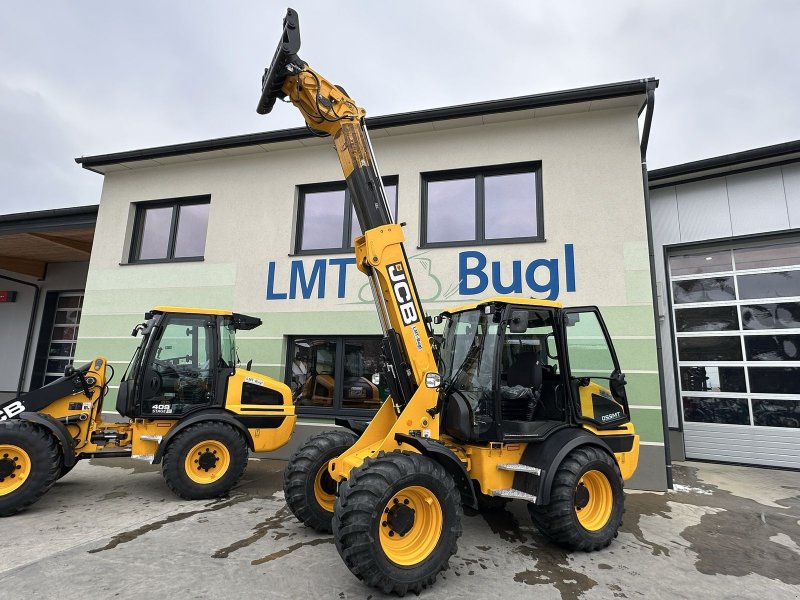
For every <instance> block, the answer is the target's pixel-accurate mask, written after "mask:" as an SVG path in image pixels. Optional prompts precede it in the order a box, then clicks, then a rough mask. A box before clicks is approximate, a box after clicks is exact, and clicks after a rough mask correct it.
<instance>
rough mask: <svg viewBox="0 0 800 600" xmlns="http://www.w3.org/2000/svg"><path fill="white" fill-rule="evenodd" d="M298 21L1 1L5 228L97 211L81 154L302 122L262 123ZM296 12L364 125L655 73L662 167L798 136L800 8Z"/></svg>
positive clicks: (266, 7) (516, 5)
mask: <svg viewBox="0 0 800 600" xmlns="http://www.w3.org/2000/svg"><path fill="white" fill-rule="evenodd" d="M286 6H287V5H286V4H285V3H283V2H275V1H273V0H261V1H260V2H255V1H245V0H229V1H227V2H220V1H216V2H212V1H210V0H173V1H170V0H158V1H156V0H137V1H136V2H111V1H109V0H81V1H80V2H64V1H56V0H38V1H37V0H30V1H28V2H3V3H2V4H0V214H5V213H14V212H22V211H31V210H40V209H47V208H58V207H65V206H81V205H88V204H96V203H98V202H99V200H100V193H101V189H102V179H103V178H102V176H101V175H98V174H96V173H92V172H90V171H86V170H84V169H81V168H80V166H79V165H77V164H76V163H75V162H74V158H75V157H77V156H91V155H96V154H106V153H110V152H120V151H124V150H133V149H138V148H148V147H152V146H159V145H166V144H175V143H181V142H190V141H197V140H204V139H210V138H216V137H224V136H230V135H238V134H246V133H254V132H260V131H272V130H276V129H283V128H287V127H296V126H300V125H302V121H301V118H300V115H299V112H298V111H296V110H290V109H288V107H285V106H283V105H278V106H277V108H276V110H275V111H274V112H273V113H272V114H270V115H269V116H268V117H263V116H260V115H257V114H256V111H255V107H256V104H257V102H258V97H259V94H260V80H261V74H262V73H263V70H264V67H265V66H266V64H267V63H268V61H269V60H270V58H271V56H272V53H273V52H274V49H275V46H276V45H277V41H278V37H279V35H280V31H281V20H282V18H283V15H284V14H285V12H286ZM292 7H293V8H294V9H296V10H297V11H298V13H299V16H300V30H301V35H302V48H301V52H300V56H301V57H302V58H303V59H304V60H306V61H307V62H308V63H309V64H310V65H311V66H312V67H313V68H314V69H316V70H317V71H319V72H321V73H323V74H324V75H325V76H326V77H328V78H329V79H331V80H333V81H335V82H337V83H340V84H341V85H342V86H343V87H345V88H346V89H347V91H348V93H349V94H350V95H351V96H352V97H354V98H355V99H356V100H357V101H358V102H359V104H360V105H361V106H363V107H364V108H365V109H366V110H367V113H368V115H373V116H377V115H386V114H393V113H398V112H407V111H412V110H419V109H424V108H434V107H440V106H450V105H455V104H463V103H468V102H479V101H484V100H492V99H497V98H507V97H512V96H521V95H527V94H536V93H542V92H548V91H554V90H563V89H570V88H576V87H583V86H588V85H597V84H604V83H613V82H617V81H626V80H630V79H640V78H644V77H657V78H658V79H660V82H661V84H660V87H659V88H658V90H657V91H656V102H655V114H654V120H653V128H652V133H651V138H650V146H649V151H648V165H649V168H651V169H652V168H659V167H664V166H668V165H673V164H679V163H683V162H688V161H692V160H698V159H702V158H708V157H712V156H719V155H722V154H729V153H731V152H737V151H741V150H747V149H751V148H757V147H760V146H766V145H770V144H777V143H781V142H786V141H791V140H797V139H800V111H799V110H798V108H800V77H798V74H800V68H798V67H800V64H799V63H800V35H798V34H797V27H798V25H800V2H797V1H796V0H762V1H760V2H756V1H747V0H724V1H723V0H714V1H712V0H691V1H687V0H671V1H655V0H604V1H603V2H598V1H596V0H592V1H589V0H587V1H577V0H554V1H550V0H546V1H545V0H529V1H523V0H492V1H487V0H484V1H477V0H460V1H450V0H425V1H421V0H403V1H402V2H385V1H384V2H381V1H378V0H372V1H369V0H339V1H338V2H331V1H330V0H327V1H319V0H293V2H292ZM281 109H283V110H281Z"/></svg>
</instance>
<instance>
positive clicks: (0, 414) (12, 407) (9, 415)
mask: <svg viewBox="0 0 800 600" xmlns="http://www.w3.org/2000/svg"><path fill="white" fill-rule="evenodd" d="M24 412H25V405H24V404H22V402H20V401H19V400H17V401H15V402H12V403H11V404H9V405H8V406H4V407H3V408H0V421H5V420H7V419H13V418H14V417H16V416H17V415H18V414H20V413H24Z"/></svg>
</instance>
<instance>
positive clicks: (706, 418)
mask: <svg viewBox="0 0 800 600" xmlns="http://www.w3.org/2000/svg"><path fill="white" fill-rule="evenodd" d="M669 268H670V282H671V289H672V301H673V306H672V309H673V323H674V326H675V338H676V340H675V345H676V349H677V358H678V370H679V375H680V393H681V398H682V402H683V418H684V421H686V422H689V423H715V424H725V425H739V426H748V427H790V428H795V427H797V425H796V423H797V422H798V415H797V411H798V407H800V366H798V365H800V244H798V243H773V244H753V245H750V246H744V247H741V248H727V249H706V250H699V251H692V252H690V253H685V254H681V255H674V256H670V257H669Z"/></svg>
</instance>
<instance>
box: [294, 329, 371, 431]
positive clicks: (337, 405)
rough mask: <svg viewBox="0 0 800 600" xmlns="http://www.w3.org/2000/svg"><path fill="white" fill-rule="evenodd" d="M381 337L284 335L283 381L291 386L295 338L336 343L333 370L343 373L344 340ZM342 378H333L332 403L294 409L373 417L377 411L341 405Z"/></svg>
mask: <svg viewBox="0 0 800 600" xmlns="http://www.w3.org/2000/svg"><path fill="white" fill-rule="evenodd" d="M382 338H383V336H381V335H380V334H372V335H369V334H352V335H348V334H343V335H336V334H314V333H312V334H308V335H300V334H297V335H294V334H293V335H287V336H286V355H285V356H286V358H285V362H284V376H283V382H284V383H285V384H286V385H288V386H289V387H290V388H291V382H292V362H293V361H294V356H293V350H294V344H295V342H296V341H297V340H303V339H314V340H326V341H333V342H335V343H336V356H335V357H334V370H335V372H336V373H344V360H345V356H344V355H345V340H351V339H356V340H365V339H372V340H376V341H380V340H381V339H382ZM343 387H344V378H343V377H340V376H337V377H336V378H335V387H334V390H333V405H332V406H330V407H321V406H301V405H299V404H296V405H295V411H296V412H297V414H298V415H309V416H318V417H328V418H330V417H332V416H333V417H373V416H374V415H375V414H376V413H377V412H378V411H377V410H367V409H359V408H344V407H343V406H342V402H343V400H344V398H343V393H342V392H343Z"/></svg>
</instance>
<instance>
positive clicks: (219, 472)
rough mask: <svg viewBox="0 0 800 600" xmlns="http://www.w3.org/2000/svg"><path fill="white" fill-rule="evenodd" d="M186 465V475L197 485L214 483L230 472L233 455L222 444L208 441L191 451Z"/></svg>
mask: <svg viewBox="0 0 800 600" xmlns="http://www.w3.org/2000/svg"><path fill="white" fill-rule="evenodd" d="M185 464H186V474H187V475H188V476H189V479H191V480H192V481H194V482H195V483H200V484H209V483H214V482H215V481H219V478H220V477H222V476H223V475H224V474H225V473H227V472H228V468H229V467H230V464H231V454H230V452H228V448H227V447H226V446H225V444H223V443H222V442H218V441H216V440H207V441H205V442H201V443H199V444H195V445H194V447H192V449H191V450H189V453H188V454H187V455H186V463H185Z"/></svg>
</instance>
